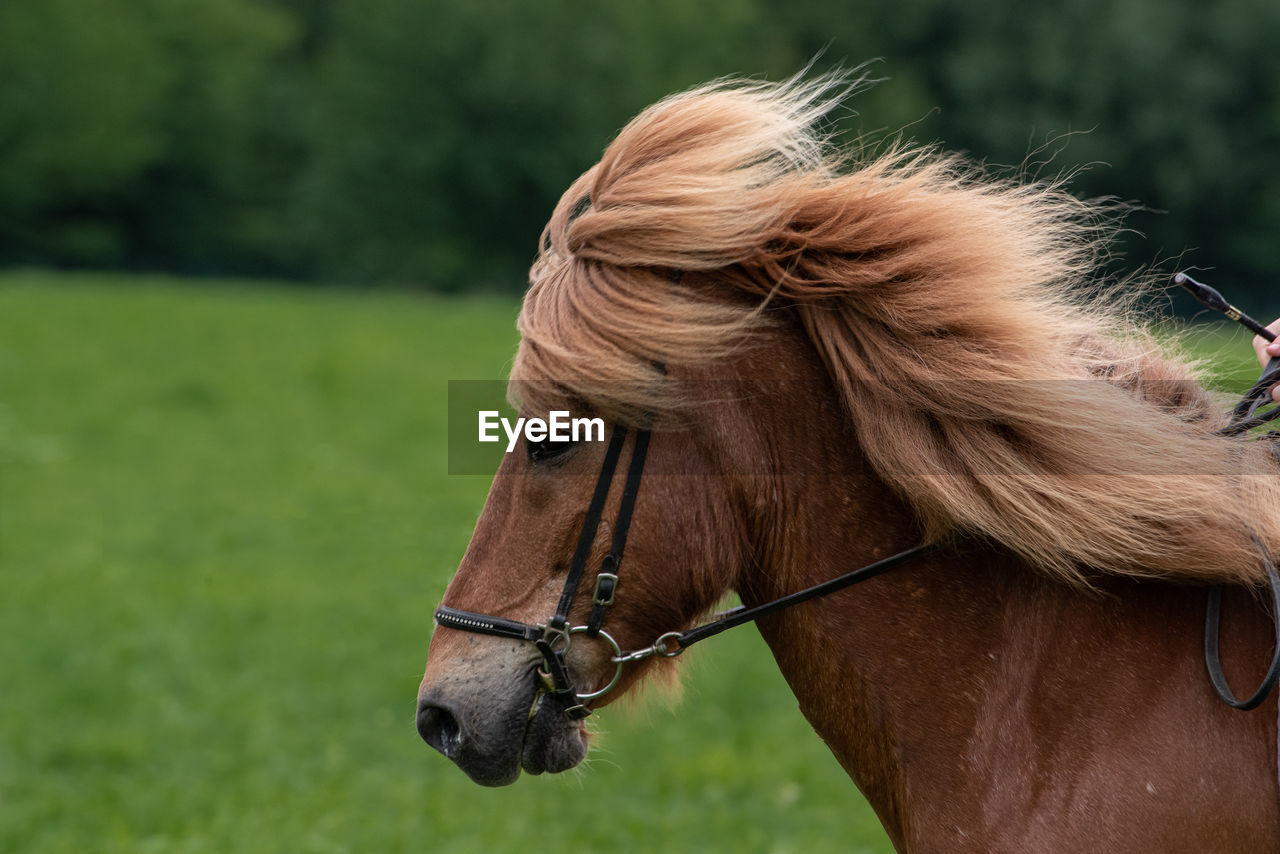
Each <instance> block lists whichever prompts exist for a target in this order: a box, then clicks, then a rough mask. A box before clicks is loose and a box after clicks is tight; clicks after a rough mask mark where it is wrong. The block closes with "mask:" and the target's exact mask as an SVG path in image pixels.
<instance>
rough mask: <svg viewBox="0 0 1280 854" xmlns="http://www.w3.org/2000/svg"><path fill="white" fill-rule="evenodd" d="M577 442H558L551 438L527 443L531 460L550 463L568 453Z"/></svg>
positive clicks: (535, 462) (532, 461)
mask: <svg viewBox="0 0 1280 854" xmlns="http://www.w3.org/2000/svg"><path fill="white" fill-rule="evenodd" d="M577 444H578V443H577V442H572V441H562V442H558V441H552V440H551V439H546V440H544V441H542V442H528V441H526V443H525V445H526V450H527V452H528V455H529V462H531V463H534V464H537V463H549V462H551V461H553V460H556V459H558V458H559V457H562V456H564V455H565V454H567V453H568V452H569V451H570V450H571V449H572V448H573V447H574V446H575V445H577Z"/></svg>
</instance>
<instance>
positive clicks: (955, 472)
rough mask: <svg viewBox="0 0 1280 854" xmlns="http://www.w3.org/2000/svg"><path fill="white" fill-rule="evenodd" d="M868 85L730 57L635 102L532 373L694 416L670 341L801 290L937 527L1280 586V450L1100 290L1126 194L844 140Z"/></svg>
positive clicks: (557, 240) (1112, 565) (559, 278)
mask: <svg viewBox="0 0 1280 854" xmlns="http://www.w3.org/2000/svg"><path fill="white" fill-rule="evenodd" d="M856 85H857V81H851V80H850V79H849V78H848V77H847V76H842V75H828V76H824V77H821V78H818V79H816V80H807V81H806V80H802V79H799V78H793V79H792V80H789V81H786V82H783V83H778V84H770V83H763V82H758V81H746V80H736V79H731V80H722V81H717V82H715V83H712V84H708V85H705V86H702V87H699V88H696V89H693V90H691V91H688V92H684V93H681V94H677V95H674V96H671V97H668V98H666V99H665V100H663V101H661V102H659V103H657V104H655V105H653V106H651V107H649V108H648V109H647V110H645V111H644V112H643V113H641V114H640V115H639V116H637V117H636V118H635V119H633V120H632V121H631V122H630V123H629V124H628V125H627V126H626V127H625V128H623V129H622V131H621V132H620V133H619V134H618V136H617V137H616V138H615V139H614V140H613V142H612V143H611V144H610V145H609V146H608V148H607V149H606V150H605V152H604V154H603V156H602V157H601V159H600V162H599V163H597V164H596V165H595V166H593V167H591V168H590V169H589V170H587V172H586V173H585V174H583V175H582V176H581V177H580V178H578V180H577V181H575V182H574V183H573V185H572V186H570V188H569V189H568V190H567V191H566V192H565V194H564V196H563V197H562V198H561V200H560V202H559V204H558V205H557V206H556V208H555V211H554V213H553V214H552V216H551V219H550V221H549V223H548V224H547V227H546V229H545V230H544V232H543V235H542V240H541V247H540V252H539V255H538V257H537V260H536V261H535V263H534V265H533V268H532V270H531V274H530V288H529V291H528V293H527V295H526V297H525V302H524V306H523V309H522V311H521V314H520V318H519V322H518V326H519V330H520V332H521V335H522V343H521V346H520V349H519V352H518V353H517V356H516V360H515V363H514V366H513V371H512V380H513V383H515V384H519V383H521V382H527V381H530V380H553V382H554V385H555V387H556V388H557V389H559V390H560V391H561V392H563V393H564V394H566V395H569V396H571V397H573V398H575V399H579V400H588V401H591V402H592V404H593V405H594V406H596V407H597V408H598V409H599V410H601V411H603V412H606V413H608V414H611V415H612V416H613V417H616V418H620V419H623V420H638V419H640V418H643V417H645V415H647V414H652V413H658V414H662V413H675V412H678V411H680V410H681V409H682V408H684V407H687V406H690V405H693V404H695V403H696V401H690V400H687V399H685V398H682V397H681V395H680V392H679V389H678V387H676V384H673V383H671V382H668V381H666V378H665V377H664V376H663V374H662V373H661V370H660V369H659V368H657V367H656V364H658V363H664V364H666V365H672V366H681V365H688V366H699V365H701V366H705V365H711V364H713V363H715V362H717V361H718V360H724V359H730V358H732V357H733V356H734V354H735V353H740V352H741V351H742V348H744V347H750V346H752V345H753V344H754V343H759V342H761V341H767V340H768V336H767V334H766V332H767V330H768V329H769V328H770V327H772V326H775V325H776V324H775V321H776V317H777V313H778V312H791V313H793V314H794V316H795V317H796V318H798V320H799V323H800V324H801V326H802V328H803V329H804V331H805V334H806V335H807V337H808V339H809V341H810V342H811V344H812V346H813V347H814V348H815V350H816V352H817V353H818V354H819V355H820V357H821V359H822V360H823V363H824V364H825V366H826V369H827V371H828V372H829V373H830V376H831V378H832V380H833V383H834V385H835V388H836V389H837V391H838V393H839V395H840V397H841V400H842V402H843V405H844V409H845V411H846V412H847V414H848V417H849V419H850V421H851V424H852V427H853V429H854V431H855V435H856V437H857V440H858V442H859V445H860V450H861V452H862V453H863V454H865V456H866V457H867V459H868V461H869V462H870V464H871V465H872V466H873V467H874V469H875V470H876V472H877V473H878V475H879V476H880V477H882V478H883V479H884V480H885V481H886V482H887V483H888V484H889V485H890V486H891V487H892V488H893V489H894V490H895V491H896V492H897V493H898V494H899V495H900V496H901V497H902V498H903V499H904V500H905V502H906V503H907V504H908V505H909V506H910V507H911V508H912V509H913V510H914V512H915V513H916V514H917V515H918V517H919V520H920V522H921V523H922V526H923V527H924V529H925V531H926V533H927V535H928V536H930V537H941V536H945V535H948V534H950V533H953V532H958V531H963V532H968V533H970V534H974V535H977V536H980V537H984V538H987V539H989V540H991V541H994V542H996V543H999V544H1001V545H1003V546H1005V547H1007V548H1008V549H1010V550H1012V551H1013V552H1014V553H1016V554H1018V555H1019V556H1020V557H1022V558H1023V559H1024V560H1025V561H1026V562H1027V563H1029V564H1031V565H1032V566H1035V567H1037V568H1039V569H1041V570H1043V571H1045V572H1048V573H1050V574H1052V575H1054V576H1056V577H1059V578H1062V579H1064V580H1066V581H1068V582H1071V583H1076V584H1090V583H1091V582H1092V581H1093V579H1094V578H1095V577H1096V576H1097V575H1099V574H1121V575H1126V576H1133V577H1161V578H1178V579H1186V580H1194V581H1229V582H1242V583H1249V584H1257V583H1259V582H1260V581H1261V579H1262V578H1263V573H1262V568H1261V564H1260V560H1259V556H1258V553H1257V549H1256V547H1255V545H1254V544H1253V542H1252V538H1251V535H1256V536H1257V537H1258V538H1259V539H1260V540H1261V541H1262V542H1264V543H1266V544H1267V545H1268V546H1269V547H1273V548H1274V546H1275V545H1276V544H1277V542H1280V478H1277V477H1276V475H1277V473H1278V471H1277V467H1276V464H1275V462H1274V460H1273V459H1272V457H1271V454H1270V453H1269V451H1268V449H1267V448H1265V447H1264V446H1262V445H1261V444H1259V443H1255V442H1244V441H1241V440H1238V439H1227V438H1222V437H1219V436H1217V435H1215V434H1214V431H1215V429H1217V428H1218V427H1220V426H1221V425H1222V422H1223V419H1222V416H1221V415H1220V414H1219V412H1218V407H1217V405H1216V404H1215V403H1214V402H1213V401H1212V400H1211V398H1210V396H1209V395H1208V393H1207V392H1206V391H1204V390H1203V388H1202V387H1201V385H1200V384H1199V383H1198V381H1197V378H1196V373H1195V368H1194V365H1193V364H1192V363H1191V362H1190V361H1189V360H1187V359H1186V358H1183V357H1180V356H1178V355H1176V353H1174V352H1173V349H1172V346H1171V345H1170V344H1169V343H1167V342H1162V341H1160V340H1157V338H1156V337H1155V336H1153V335H1152V334H1150V333H1149V332H1148V331H1147V330H1146V328H1145V325H1144V323H1143V319H1142V317H1141V316H1140V314H1139V313H1138V312H1137V311H1135V310H1134V309H1133V307H1132V301H1131V300H1130V301H1128V302H1126V301H1125V300H1124V299H1123V298H1117V294H1116V290H1115V289H1114V288H1112V289H1110V290H1107V289H1104V288H1101V287H1100V286H1099V284H1098V283H1099V281H1101V277H1100V274H1099V272H1098V268H1099V256H1100V252H1102V251H1103V249H1104V247H1105V243H1106V239H1107V238H1108V236H1109V234H1110V232H1111V230H1112V226H1111V225H1109V221H1108V218H1107V216H1106V211H1105V209H1104V208H1102V207H1100V206H1099V205H1096V204H1090V203H1086V202H1082V201H1080V200H1077V199H1076V198H1074V197H1072V196H1071V195H1069V194H1068V193H1067V192H1065V191H1064V190H1063V189H1062V187H1061V185H1060V183H1054V182H1050V183H1043V182H1034V181H1025V180H1021V179H1017V178H1007V177H997V176H992V175H990V174H988V173H987V172H986V171H985V170H983V169H982V168H981V167H979V166H976V165H974V164H972V163H969V162H967V161H965V160H963V159H961V158H959V157H956V156H948V155H945V154H943V153H940V152H938V151H937V150H935V149H931V148H923V149H921V148H911V147H908V146H906V145H903V144H896V145H892V146H889V147H888V150H887V151H885V152H882V153H880V154H878V155H875V156H868V157H865V158H862V159H859V155H858V154H857V153H856V152H847V151H845V152H842V151H840V150H838V149H837V148H836V147H835V146H834V145H832V144H831V141H830V139H829V138H828V136H827V135H825V134H824V133H823V131H822V126H823V123H824V121H825V118H826V116H827V115H828V114H829V113H830V111H831V110H832V109H833V108H835V107H837V106H838V105H839V104H840V103H841V102H842V100H843V99H844V98H845V97H846V96H847V95H848V94H849V93H850V91H851V90H852V89H853V88H854V87H856ZM671 270H679V271H681V273H682V278H681V279H680V281H679V282H678V283H676V282H673V281H672V280H671V278H670V274H669V271H671Z"/></svg>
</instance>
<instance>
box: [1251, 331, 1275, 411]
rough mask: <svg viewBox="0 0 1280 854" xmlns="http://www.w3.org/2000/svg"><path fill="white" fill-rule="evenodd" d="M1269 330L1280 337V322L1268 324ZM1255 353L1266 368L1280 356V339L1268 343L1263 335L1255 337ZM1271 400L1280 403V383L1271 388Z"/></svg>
mask: <svg viewBox="0 0 1280 854" xmlns="http://www.w3.org/2000/svg"><path fill="white" fill-rule="evenodd" d="M1267 328H1268V329H1270V330H1271V331H1272V332H1275V333H1276V334H1277V335H1280V320H1273V321H1271V322H1270V323H1268V324H1267ZM1253 352H1255V353H1257V354H1258V361H1259V362H1261V363H1262V366H1263V367H1264V368H1265V367H1266V366H1267V363H1268V362H1270V361H1271V359H1272V358H1274V357H1276V356H1280V339H1277V340H1275V341H1271V342H1268V341H1267V340H1266V339H1265V338H1263V337H1262V336H1261V335H1255V336H1253ZM1271 399H1272V400H1274V401H1275V402H1276V403H1280V383H1276V384H1275V385H1273V386H1272V387H1271Z"/></svg>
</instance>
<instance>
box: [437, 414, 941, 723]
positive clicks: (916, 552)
mask: <svg viewBox="0 0 1280 854" xmlns="http://www.w3.org/2000/svg"><path fill="white" fill-rule="evenodd" d="M649 435H650V433H649V430H648V429H641V430H637V431H636V441H635V446H634V448H633V449H632V451H631V462H630V464H629V465H628V467H627V480H626V484H625V485H624V486H623V489H622V501H621V503H620V504H619V506H618V516H617V521H616V522H615V523H614V526H613V540H612V541H611V543H610V545H609V553H608V554H606V555H605V557H604V560H603V562H602V563H601V566H600V570H599V571H598V572H597V573H596V582H595V591H594V593H593V594H592V596H591V614H590V616H588V617H587V622H586V624H585V625H581V626H571V625H570V624H569V610H570V608H572V606H573V601H574V599H575V598H576V597H577V593H578V587H579V585H580V584H581V583H582V575H583V571H584V569H585V568H586V564H587V558H588V556H589V555H590V552H591V546H592V543H593V542H594V541H595V537H596V531H597V529H598V528H599V527H600V517H601V516H602V515H603V514H604V505H605V502H606V501H607V500H608V498H609V486H610V484H611V483H612V482H613V475H614V472H615V470H616V469H617V466H618V458H619V457H620V456H621V454H622V446H623V443H624V442H625V440H626V437H627V428H626V427H624V426H622V425H621V424H619V425H616V426H615V427H614V428H613V434H612V435H611V436H610V438H609V448H608V450H606V451H605V455H604V461H603V462H602V463H601V464H600V476H599V477H598V478H597V479H596V487H595V492H594V493H592V495H591V503H590V504H589V505H588V506H587V516H586V519H585V520H583V523H582V532H581V534H580V535H579V536H578V546H577V549H576V550H575V551H574V553H573V560H572V561H571V562H570V564H569V574H568V575H567V576H566V577H565V580H564V590H563V591H562V592H561V594H560V603H559V605H558V606H557V607H556V613H555V616H553V617H552V618H551V619H549V620H547V622H545V623H538V624H530V623H521V622H518V621H516V620H509V619H507V618H505V617H495V616H491V615H489V614H477V613H474V612H472V611H463V610H460V609H458V608H449V607H446V606H444V605H441V606H440V607H439V608H437V609H436V612H435V621H436V624H437V625H440V626H444V627H446V628H450V629H460V630H462V631H466V632H475V633H477V634H482V635H494V636H496V637H503V638H513V639H515V640H520V641H527V642H529V643H532V644H534V645H535V646H536V647H537V648H538V652H540V653H541V654H542V662H543V670H542V671H541V675H542V677H543V684H544V687H545V690H546V693H548V694H550V695H552V697H554V698H555V700H556V701H557V702H559V703H560V705H561V708H562V709H563V710H564V713H565V714H566V715H568V716H569V717H570V718H573V719H580V718H585V717H586V716H587V715H589V714H591V710H590V709H589V708H588V707H587V705H586V702H585V701H588V700H593V699H595V698H596V697H600V696H602V695H604V694H605V693H607V692H608V691H610V690H611V689H612V688H613V687H614V686H615V685H617V684H618V680H619V679H620V678H621V676H622V668H623V665H625V664H628V663H630V662H634V661H641V660H643V659H646V658H652V657H655V656H657V657H661V658H674V657H676V656H677V655H679V654H680V653H682V652H684V651H685V650H686V649H688V648H689V647H691V646H693V645H694V644H695V643H697V642H698V641H701V640H706V639H707V638H709V637H712V636H714V635H718V634H720V633H721V632H723V631H724V630H726V629H731V628H733V627H734V626H740V625H742V624H744V623H749V622H752V621H754V620H758V619H759V618H761V617H763V616H765V615H766V614H772V613H773V612H775V611H780V610H782V609H783V608H789V607H791V606H792V605H798V604H800V603H801V602H807V601H809V600H810V599H815V598H817V597H819V596H826V595H827V594H829V593H834V592H835V591H837V590H842V589H844V588H845V587H848V586H850V585H852V584H857V583H858V582H860V581H867V580H869V579H872V578H875V577H876V576H878V575H881V574H883V573H885V572H888V571H889V570H891V569H893V568H895V567H897V566H901V565H902V564H904V563H908V562H910V561H912V560H915V559H916V558H919V557H923V556H924V555H927V554H929V553H931V552H934V551H937V550H938V549H940V548H942V547H943V546H944V545H946V544H947V543H946V542H945V541H944V542H938V543H924V544H921V545H918V546H914V547H912V548H909V549H906V550H904V551H900V552H898V553H897V554H894V555H890V556H889V557H887V558H884V559H883V560H878V561H876V562H875V563H872V564H868V565H867V566H864V567H861V568H859V569H856V570H854V571H853V572H848V573H845V574H844V575H841V576H839V577H837V578H833V579H831V580H830V581H825V582H823V583H821V584H815V585H814V586H812V587H808V588H805V589H804V590H799V591H797V592H795V593H791V594H789V595H787V596H783V597H781V598H778V599H774V600H772V601H771V602H766V603H765V604H763V605H757V606H756V607H754V608H747V607H745V606H742V605H739V606H737V607H736V608H731V609H729V610H728V611H724V612H723V613H720V614H717V615H716V616H715V618H713V619H712V620H711V621H710V622H707V623H704V624H702V625H700V626H697V627H695V628H692V629H689V630H688V631H684V632H679V631H675V632H666V633H664V634H662V635H661V636H659V637H658V639H657V640H656V641H654V642H653V644H652V645H650V646H647V647H643V648H641V649H637V650H632V651H630V652H623V651H622V647H620V646H619V645H618V642H617V641H616V640H614V639H613V637H612V636H611V635H609V633H608V632H606V631H604V630H603V629H602V628H601V627H600V626H601V623H603V622H604V617H605V611H606V609H607V608H608V607H609V606H610V605H612V604H613V601H614V596H615V594H616V591H617V587H618V571H619V570H620V569H621V568H622V555H623V552H624V550H625V549H626V545H627V531H628V530H629V529H630V527H631V515H632V513H633V512H634V511H635V505H636V495H637V493H639V491H640V477H641V475H642V474H643V473H644V461H645V456H646V455H647V453H648V450H649ZM576 634H585V635H586V636H587V637H591V638H595V637H599V638H603V639H604V640H605V641H606V642H607V643H608V644H609V645H610V646H611V647H612V648H613V656H612V657H611V658H610V661H611V662H612V663H613V664H614V665H615V668H614V673H613V678H612V679H610V680H609V683H608V684H607V685H605V686H604V687H603V688H600V689H597V690H595V691H590V692H586V693H580V692H579V691H578V690H577V689H576V688H575V687H574V684H573V678H572V676H571V675H570V674H569V666H568V664H567V662H566V661H565V653H566V652H567V651H568V649H569V645H570V643H571V642H572V640H573V636H574V635H576Z"/></svg>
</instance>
